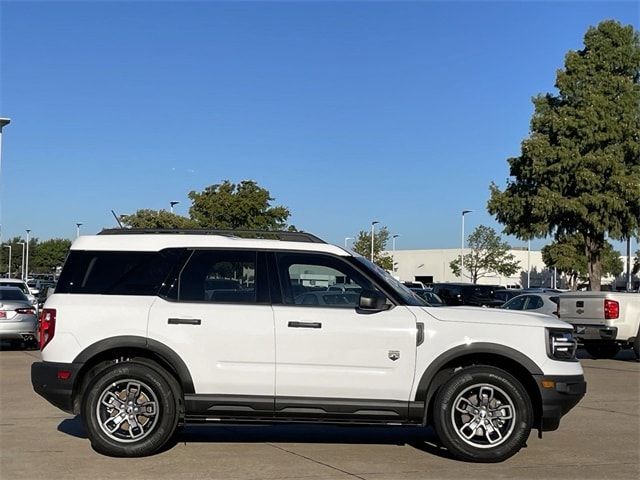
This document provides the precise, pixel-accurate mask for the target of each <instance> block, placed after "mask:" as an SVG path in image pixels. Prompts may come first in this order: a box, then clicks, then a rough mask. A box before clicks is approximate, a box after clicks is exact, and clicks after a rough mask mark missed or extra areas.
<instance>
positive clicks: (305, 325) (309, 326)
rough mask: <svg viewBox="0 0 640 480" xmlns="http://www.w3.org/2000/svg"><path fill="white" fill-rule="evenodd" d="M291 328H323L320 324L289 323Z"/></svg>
mask: <svg viewBox="0 0 640 480" xmlns="http://www.w3.org/2000/svg"><path fill="white" fill-rule="evenodd" d="M287 326H288V327H289V328H322V324H321V323H320V322H289V323H288V324H287Z"/></svg>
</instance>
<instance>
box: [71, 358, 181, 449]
mask: <svg viewBox="0 0 640 480" xmlns="http://www.w3.org/2000/svg"><path fill="white" fill-rule="evenodd" d="M158 368H160V367H158ZM82 420H83V422H84V424H85V427H86V430H87V434H88V437H89V440H90V441H91V446H92V447H93V448H94V450H96V451H97V452H99V453H102V454H105V455H109V456H115V457H142V456H146V455H151V454H153V453H155V452H156V451H158V450H160V449H161V448H162V447H163V446H164V444H165V443H166V442H167V441H168V440H169V439H170V438H171V437H172V435H173V432H174V431H175V429H176V426H177V424H178V409H177V401H176V398H175V396H174V394H173V390H172V389H171V386H170V385H169V383H168V382H167V380H166V379H165V376H164V375H163V374H162V373H161V372H159V371H158V370H156V369H154V368H151V367H150V366H148V365H143V364H140V363H135V362H122V363H118V364H115V365H113V366H110V367H107V368H106V369H104V370H102V371H101V372H100V376H98V377H96V378H95V380H93V381H92V382H91V383H90V384H89V385H88V386H87V388H86V389H85V393H84V398H83V402H82Z"/></svg>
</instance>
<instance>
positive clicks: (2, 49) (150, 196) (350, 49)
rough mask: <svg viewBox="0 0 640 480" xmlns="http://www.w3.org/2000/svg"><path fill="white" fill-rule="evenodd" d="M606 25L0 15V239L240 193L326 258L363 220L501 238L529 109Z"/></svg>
mask: <svg viewBox="0 0 640 480" xmlns="http://www.w3.org/2000/svg"><path fill="white" fill-rule="evenodd" d="M611 18H612V19H616V20H619V21H621V22H623V23H625V24H634V25H635V26H636V28H638V22H639V18H640V12H639V3H638V2H635V1H628V2H615V1H602V2H598V1H587V2H579V1H560V2H539V1H535V2H522V1H508V2H484V1H475V2H460V1H450V2H366V1H361V2H306V1H298V2H213V1H199V2H166V1H165V2H148V1H130V2H95V1H89V2H53V1H49V2H28V1H2V2H1V3H0V28H1V32H0V42H1V45H0V68H1V70H0V80H1V88H0V116H4V117H10V118H11V119H12V123H11V124H10V125H9V126H8V127H5V129H4V135H3V154H2V173H1V180H0V181H1V184H2V192H1V194H0V201H1V205H0V208H1V211H2V218H1V222H2V237H3V238H7V237H10V236H14V235H20V234H22V235H24V231H25V229H27V228H30V229H31V230H32V232H33V233H32V235H35V236H37V237H39V238H41V239H46V238H52V237H68V238H72V237H74V236H75V228H76V227H75V224H76V222H82V223H83V226H82V231H83V233H95V232H98V231H99V230H100V229H102V228H103V227H113V226H115V220H114V219H113V217H112V215H111V213H110V211H111V209H114V210H115V211H116V212H117V213H119V214H128V213H133V212H135V210H137V209H139V208H152V209H161V208H165V209H168V208H169V202H170V201H172V200H176V201H180V202H181V203H180V204H179V205H177V207H176V212H177V213H180V214H184V215H187V213H188V207H189V200H188V198H187V194H188V192H189V191H191V190H202V189H204V188H205V187H206V186H208V185H212V184H215V183H220V182H221V181H223V180H227V179H228V180H231V181H233V182H238V181H241V180H244V179H253V180H256V181H257V182H258V183H259V184H260V185H262V186H264V187H265V188H267V189H268V190H269V191H270V192H271V195H272V196H273V197H274V198H275V201H274V204H276V205H285V206H287V207H289V209H290V210H291V212H292V216H291V218H290V222H291V223H293V224H294V225H296V226H297V227H298V228H300V229H304V230H306V231H310V232H313V233H315V234H316V235H318V236H321V237H322V238H324V239H326V240H327V241H330V242H332V243H337V244H343V243H344V239H345V237H354V236H355V234H356V233H357V232H358V231H359V230H367V229H368V228H370V227H369V225H370V222H371V221H372V220H377V221H380V222H381V224H382V225H386V226H388V228H389V230H390V231H391V232H392V233H394V234H399V235H400V237H399V238H398V241H397V248H399V249H406V248H447V247H450V248H456V247H458V246H459V245H460V230H461V225H460V223H461V222H460V212H461V211H462V210H463V209H469V210H473V213H471V214H469V215H467V217H466V231H467V233H469V232H470V231H471V230H472V229H473V228H475V227H476V226H478V225H480V224H484V225H490V226H493V227H495V228H496V229H497V230H498V231H501V230H502V227H501V226H500V225H499V224H497V223H496V222H495V220H494V219H493V218H492V217H491V216H490V215H489V214H488V213H487V211H486V203H487V200H488V197H489V185H490V183H491V182H492V181H493V182H496V183H498V185H501V186H503V185H504V184H505V182H506V179H507V177H508V165H507V158H509V157H512V156H516V155H518V154H519V148H520V142H521V141H522V140H523V139H524V138H525V137H526V136H527V134H528V132H529V121H530V118H531V114H532V111H533V108H532V104H531V97H532V96H534V95H536V94H538V93H541V92H548V91H553V89H554V81H555V73H556V70H557V69H559V68H561V67H562V65H563V59H564V55H565V54H566V52H567V51H568V50H571V49H573V50H576V49H580V48H581V47H582V39H583V36H584V33H585V31H586V30H587V28H588V27H589V26H593V25H596V24H597V23H598V22H600V21H602V20H604V19H611ZM509 241H510V242H511V243H512V244H514V245H523V242H521V241H518V240H516V239H509ZM547 242H548V240H535V241H534V242H533V248H539V247H540V246H541V245H543V244H545V243H547Z"/></svg>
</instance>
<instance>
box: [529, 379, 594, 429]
mask: <svg viewBox="0 0 640 480" xmlns="http://www.w3.org/2000/svg"><path fill="white" fill-rule="evenodd" d="M534 376H535V378H536V383H537V385H538V389H539V390H540V396H541V398H542V412H541V418H540V425H539V426H538V427H539V428H540V430H541V431H544V432H548V431H553V430H557V429H558V426H559V425H560V419H561V418H562V416H564V415H565V414H566V413H567V412H568V411H569V410H571V409H572V408H573V407H575V406H576V404H577V403H578V402H579V401H580V400H582V397H584V395H585V393H587V382H585V381H584V376H583V375H534Z"/></svg>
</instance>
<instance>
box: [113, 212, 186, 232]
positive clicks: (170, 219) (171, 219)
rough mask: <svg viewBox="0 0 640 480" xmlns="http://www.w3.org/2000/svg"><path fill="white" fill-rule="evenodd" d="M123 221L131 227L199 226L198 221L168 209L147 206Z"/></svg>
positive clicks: (123, 218) (127, 216)
mask: <svg viewBox="0 0 640 480" xmlns="http://www.w3.org/2000/svg"><path fill="white" fill-rule="evenodd" d="M121 221H122V224H123V225H124V226H126V227H131V228H160V229H162V228H183V229H185V228H198V223H197V222H196V221H194V220H191V219H190V218H187V217H183V216H181V215H176V214H175V213H171V212H168V211H166V210H150V209H146V208H143V209H141V210H138V211H137V212H136V213H134V214H132V215H126V216H123V217H122V220H121Z"/></svg>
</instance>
